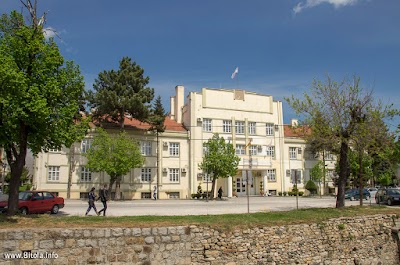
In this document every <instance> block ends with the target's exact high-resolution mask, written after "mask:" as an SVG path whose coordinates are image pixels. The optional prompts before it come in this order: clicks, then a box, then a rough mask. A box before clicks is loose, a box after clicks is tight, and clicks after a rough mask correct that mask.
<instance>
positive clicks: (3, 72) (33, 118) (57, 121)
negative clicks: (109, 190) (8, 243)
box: [0, 0, 87, 215]
mask: <svg viewBox="0 0 400 265" xmlns="http://www.w3.org/2000/svg"><path fill="white" fill-rule="evenodd" d="M21 2H22V3H24V5H25V7H27V10H28V12H29V14H30V18H31V20H30V21H31V22H30V23H31V24H30V25H29V24H27V23H26V22H25V20H24V18H23V15H22V14H20V13H18V12H16V11H12V12H11V14H10V15H7V14H3V15H2V17H1V20H0V36H1V37H0V62H1V63H0V95H1V97H0V147H3V148H4V150H5V153H6V157H7V162H8V164H9V166H10V169H11V179H10V186H9V188H10V192H9V199H8V205H9V211H8V214H9V215H14V214H15V213H16V212H17V210H18V187H19V184H20V180H21V175H22V172H23V168H24V165H25V158H26V154H27V150H28V149H31V150H32V152H33V154H37V153H39V152H41V151H47V150H48V149H50V148H61V147H62V146H63V145H65V146H70V145H71V144H72V143H73V142H74V141H75V136H76V134H75V133H74V132H75V131H76V130H77V127H81V128H82V127H86V126H87V122H86V121H85V120H83V122H82V117H81V115H78V114H79V107H80V106H79V103H80V100H81V99H82V98H84V82H83V77H82V76H81V74H80V71H79V68H78V66H76V65H74V64H73V62H70V61H67V62H65V61H64V58H63V57H62V55H61V54H60V52H59V49H58V47H57V45H56V43H55V42H54V40H53V39H49V40H46V39H45V37H44V35H43V25H44V24H45V19H44V16H42V17H41V18H40V19H39V18H37V17H36V1H35V3H34V4H32V3H31V1H29V0H26V1H21ZM83 131H86V130H83Z"/></svg>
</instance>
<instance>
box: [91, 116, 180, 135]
mask: <svg viewBox="0 0 400 265" xmlns="http://www.w3.org/2000/svg"><path fill="white" fill-rule="evenodd" d="M95 124H97V123H96V122H95ZM103 126H105V127H118V126H119V124H118V123H117V122H112V121H109V122H108V123H103ZM164 126H165V130H166V131H175V132H186V131H187V130H186V129H185V127H184V126H183V125H182V124H181V123H178V122H176V121H174V120H171V118H170V117H168V116H167V117H165V121H164ZM124 127H125V128H136V129H139V130H148V129H149V128H150V124H148V123H146V122H141V121H139V120H137V119H133V118H128V117H125V120H124Z"/></svg>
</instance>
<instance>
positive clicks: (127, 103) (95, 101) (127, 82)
mask: <svg viewBox="0 0 400 265" xmlns="http://www.w3.org/2000/svg"><path fill="white" fill-rule="evenodd" d="M143 74H144V70H143V69H142V68H141V67H140V66H139V65H138V64H136V62H132V60H131V58H128V57H123V58H122V60H121V61H120V63H119V69H118V70H117V71H115V70H110V71H103V72H101V73H99V76H98V77H97V79H96V80H95V82H94V84H93V88H94V92H89V101H90V104H91V107H92V108H93V110H94V112H93V116H94V118H95V120H97V121H104V120H105V121H108V119H111V120H112V121H115V122H118V123H119V124H120V127H121V128H123V127H124V117H125V114H129V115H131V116H132V118H135V119H138V120H140V121H146V119H147V118H148V116H149V114H150V102H151V101H152V100H153V98H154V89H153V88H149V87H147V84H148V83H149V80H150V78H149V77H145V76H144V75H143Z"/></svg>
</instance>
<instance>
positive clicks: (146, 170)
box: [140, 167, 151, 182]
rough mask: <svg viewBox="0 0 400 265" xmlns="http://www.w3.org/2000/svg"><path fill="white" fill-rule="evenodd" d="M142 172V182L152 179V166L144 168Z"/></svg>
mask: <svg viewBox="0 0 400 265" xmlns="http://www.w3.org/2000/svg"><path fill="white" fill-rule="evenodd" d="M141 170H142V172H141V174H140V179H141V180H142V182H150V181H151V168H146V167H145V168H142V169H141Z"/></svg>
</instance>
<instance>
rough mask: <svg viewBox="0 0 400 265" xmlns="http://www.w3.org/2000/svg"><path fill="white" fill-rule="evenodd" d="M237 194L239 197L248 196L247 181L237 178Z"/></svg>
mask: <svg viewBox="0 0 400 265" xmlns="http://www.w3.org/2000/svg"><path fill="white" fill-rule="evenodd" d="M235 190H236V194H237V196H245V195H246V181H243V179H242V178H240V177H237V178H236V187H235Z"/></svg>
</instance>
